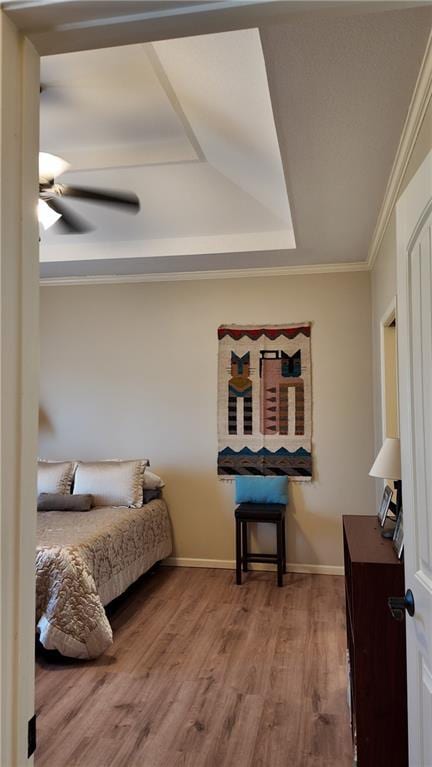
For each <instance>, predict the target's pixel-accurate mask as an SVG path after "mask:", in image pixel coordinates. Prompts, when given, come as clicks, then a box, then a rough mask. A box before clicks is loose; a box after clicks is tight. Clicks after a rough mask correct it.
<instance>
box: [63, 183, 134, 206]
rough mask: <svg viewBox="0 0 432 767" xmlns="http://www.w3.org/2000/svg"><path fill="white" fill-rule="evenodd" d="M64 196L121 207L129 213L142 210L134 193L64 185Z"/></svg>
mask: <svg viewBox="0 0 432 767" xmlns="http://www.w3.org/2000/svg"><path fill="white" fill-rule="evenodd" d="M62 196H63V197H76V198H77V199H78V200H85V201H86V202H95V203H101V204H102V205H113V206H115V207H121V208H123V209H124V210H125V211H127V212H128V213H138V212H139V210H140V201H139V199H138V197H137V195H136V194H134V193H133V192H117V191H116V192H114V191H110V190H109V189H93V188H91V187H84V186H68V184H62Z"/></svg>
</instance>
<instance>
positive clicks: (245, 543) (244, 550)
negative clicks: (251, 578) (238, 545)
mask: <svg viewBox="0 0 432 767" xmlns="http://www.w3.org/2000/svg"><path fill="white" fill-rule="evenodd" d="M241 525H242V553H243V572H244V573H247V571H248V561H247V556H248V528H247V522H242V523H241Z"/></svg>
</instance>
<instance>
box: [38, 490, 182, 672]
mask: <svg viewBox="0 0 432 767" xmlns="http://www.w3.org/2000/svg"><path fill="white" fill-rule="evenodd" d="M37 521H38V538H37V541H38V546H37V554H36V625H37V632H38V634H39V639H40V642H41V643H42V645H43V646H44V647H45V648H46V649H48V650H58V651H59V652H60V653H61V654H62V655H66V656H69V657H73V658H82V659H90V658H97V657H98V656H99V655H102V654H103V652H104V651H105V650H106V649H107V647H109V645H110V644H111V643H112V630H111V626H110V624H109V621H108V618H107V616H106V613H105V609H104V606H105V605H107V604H108V603H109V602H111V601H112V600H113V599H115V598H116V597H118V596H119V595H120V594H122V593H123V592H124V591H125V590H126V589H127V588H128V586H130V585H131V584H132V583H133V582H134V581H135V580H136V579H137V578H139V576H140V575H142V574H143V573H145V572H146V571H147V570H149V569H150V568H151V567H152V565H154V564H155V563H156V562H158V561H159V560H161V559H164V558H165V557H167V556H169V554H170V553H171V549H172V541H171V528H170V522H169V517H168V510H167V507H166V504H165V501H164V500H163V499H162V498H159V499H156V500H153V501H150V502H149V503H147V504H145V505H144V506H143V507H142V508H139V509H132V508H118V507H117V508H113V507H103V508H95V509H91V511H88V512H85V513H83V512H70V511H68V512H64V511H48V512H38V514H37Z"/></svg>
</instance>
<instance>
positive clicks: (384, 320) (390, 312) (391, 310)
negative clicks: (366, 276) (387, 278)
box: [380, 296, 399, 442]
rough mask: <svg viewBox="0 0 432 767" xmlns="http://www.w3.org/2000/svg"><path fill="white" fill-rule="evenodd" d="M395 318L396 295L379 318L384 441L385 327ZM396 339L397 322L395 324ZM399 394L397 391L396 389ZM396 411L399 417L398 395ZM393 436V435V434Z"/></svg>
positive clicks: (383, 435) (383, 437)
mask: <svg viewBox="0 0 432 767" xmlns="http://www.w3.org/2000/svg"><path fill="white" fill-rule="evenodd" d="M396 318H397V302H396V296H394V298H392V300H391V301H390V304H389V305H388V307H387V309H386V311H385V312H384V314H383V316H382V317H381V320H380V366H381V430H382V440H383V442H384V440H385V438H386V437H387V426H388V424H387V398H386V389H387V386H386V384H387V376H386V365H385V361H386V360H385V329H386V328H388V327H390V326H391V325H392V323H393V322H394V321H395V320H396ZM396 341H397V324H396ZM397 363H398V360H397V359H396V366H397ZM397 378H398V381H397V389H398V390H399V386H398V383H399V375H398V371H397ZM398 394H399V391H398ZM397 411H398V417H399V396H398V402H397ZM394 436H395V435H394Z"/></svg>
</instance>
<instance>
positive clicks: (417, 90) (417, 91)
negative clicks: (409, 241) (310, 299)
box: [367, 32, 432, 269]
mask: <svg viewBox="0 0 432 767" xmlns="http://www.w3.org/2000/svg"><path fill="white" fill-rule="evenodd" d="M431 96H432V32H431V33H430V35H429V39H428V43H427V46H426V51H425V54H424V57H423V61H422V63H421V67H420V71H419V74H418V77H417V81H416V84H415V87H414V92H413V95H412V98H411V102H410V105H409V108H408V113H407V116H406V120H405V123H404V127H403V129H402V135H401V137H400V141H399V145H398V148H397V151H396V157H395V159H394V162H393V166H392V169H391V172H390V178H389V180H388V183H387V187H386V191H385V195H384V200H383V203H382V206H381V210H380V212H379V215H378V221H377V223H376V226H375V229H374V233H373V235H372V240H371V244H370V248H369V254H368V262H367V263H368V266H369V269H373V266H374V263H375V261H376V257H377V255H378V251H379V248H380V245H381V242H382V239H383V237H384V234H385V231H386V229H387V226H388V223H389V220H390V216H391V214H392V212H393V210H394V207H395V205H396V203H397V201H398V198H399V193H400V189H401V186H402V182H403V178H404V175H405V172H406V169H407V167H408V163H409V161H410V158H411V155H412V152H413V149H414V145H415V143H416V140H417V137H418V134H419V132H420V128H421V125H422V122H423V118H424V116H425V113H426V109H427V107H428V104H429V101H430V99H431Z"/></svg>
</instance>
